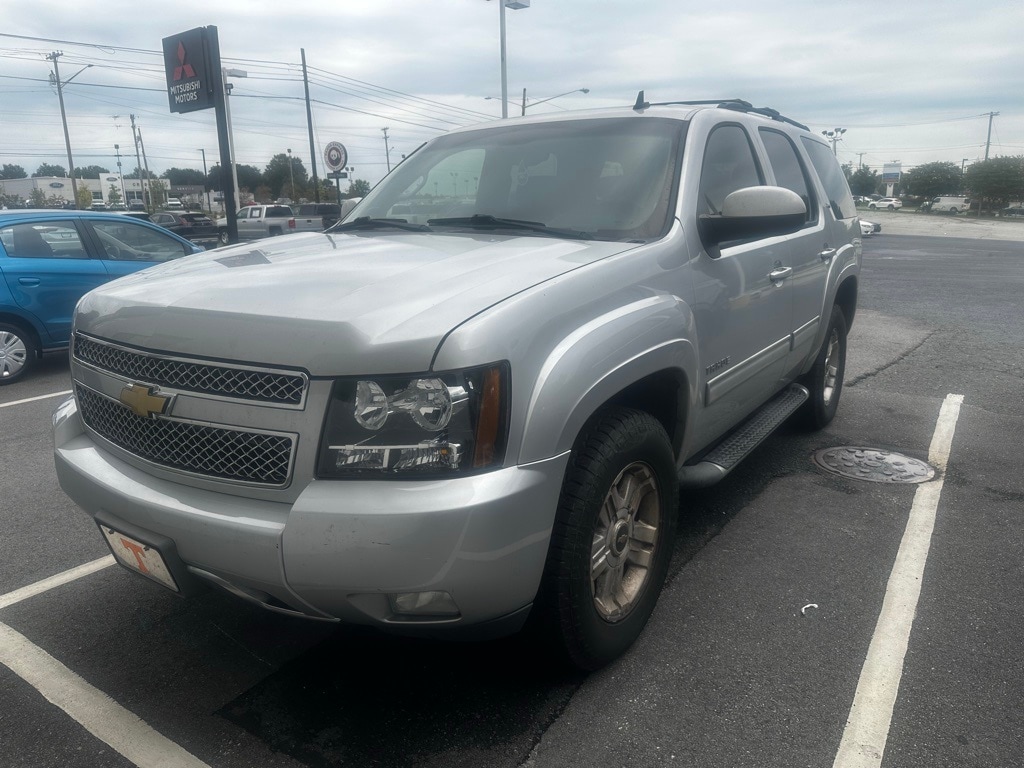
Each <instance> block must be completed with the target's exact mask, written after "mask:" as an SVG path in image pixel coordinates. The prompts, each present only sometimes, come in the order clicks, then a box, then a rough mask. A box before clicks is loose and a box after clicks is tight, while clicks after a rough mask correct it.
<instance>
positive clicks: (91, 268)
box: [0, 218, 110, 345]
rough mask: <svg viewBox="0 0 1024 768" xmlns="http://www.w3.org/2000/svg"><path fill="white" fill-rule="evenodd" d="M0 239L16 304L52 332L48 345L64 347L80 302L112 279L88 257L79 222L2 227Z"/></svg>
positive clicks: (1, 263) (2, 264) (2, 266)
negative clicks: (76, 306) (84, 296)
mask: <svg viewBox="0 0 1024 768" xmlns="http://www.w3.org/2000/svg"><path fill="white" fill-rule="evenodd" d="M0 241H2V243H3V251H4V253H5V257H4V258H3V259H0V272H3V280H4V281H5V282H6V284H7V288H8V289H9V290H10V293H11V296H12V297H13V299H14V301H15V303H16V304H17V305H18V306H19V307H20V308H21V309H23V310H24V311H26V312H30V313H32V315H34V316H35V317H36V319H37V320H38V321H39V323H40V324H41V325H42V326H43V328H44V329H45V330H46V333H47V334H49V341H48V345H53V344H66V343H67V341H68V339H69V338H70V335H71V316H72V314H73V313H74V310H75V305H76V304H77V303H78V300H79V299H80V298H81V297H82V296H83V295H84V294H86V293H88V292H89V291H91V290H92V289H93V288H96V287H97V286H99V285H102V284H103V283H105V282H107V280H109V279H110V278H109V276H108V275H107V271H106V270H105V269H104V267H103V263H102V262H101V261H100V260H98V259H94V258H91V257H90V256H91V254H90V251H89V249H88V248H87V246H86V239H85V238H84V237H83V234H82V231H81V230H80V229H79V227H78V225H77V222H76V221H75V220H73V219H60V218H54V219H52V220H46V221H39V220H38V219H36V220H32V221H26V222H22V223H18V224H4V225H3V226H0ZM45 341H46V340H44V342H45Z"/></svg>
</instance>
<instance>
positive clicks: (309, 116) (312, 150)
mask: <svg viewBox="0 0 1024 768" xmlns="http://www.w3.org/2000/svg"><path fill="white" fill-rule="evenodd" d="M299 52H300V53H301V54H302V84H303V86H304V87H305V89H306V129H307V130H308V131H309V165H310V168H311V169H312V171H313V201H314V202H316V203H319V202H320V180H319V179H318V178H317V177H316V145H315V144H314V143H313V110H312V109H310V106H309V75H307V74H306V49H305V48H300V49H299Z"/></svg>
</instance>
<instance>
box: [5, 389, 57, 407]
mask: <svg viewBox="0 0 1024 768" xmlns="http://www.w3.org/2000/svg"><path fill="white" fill-rule="evenodd" d="M70 394H71V390H70V389H68V390H65V391H64V392H53V393H51V394H49V395H38V396H37V397H26V398H25V399H24V400H12V401H11V402H9V403H0V408H10V407H11V406H12V405H21V404H22V403H34V402H35V401H36V400H48V399H49V398H51V397H60V396H61V395H70Z"/></svg>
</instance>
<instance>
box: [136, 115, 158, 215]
mask: <svg viewBox="0 0 1024 768" xmlns="http://www.w3.org/2000/svg"><path fill="white" fill-rule="evenodd" d="M139 146H140V147H142V167H143V168H145V169H146V181H145V184H146V187H149V160H147V159H146V144H145V142H143V141H142V129H141V128H139ZM149 204H150V205H151V206H153V209H154V210H155V209H156V206H155V205H154V204H153V190H152V189H150V190H149ZM147 210H148V209H147ZM150 213H152V211H150Z"/></svg>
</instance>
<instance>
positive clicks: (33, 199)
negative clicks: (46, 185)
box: [28, 189, 46, 208]
mask: <svg viewBox="0 0 1024 768" xmlns="http://www.w3.org/2000/svg"><path fill="white" fill-rule="evenodd" d="M28 204H29V207H30V208H44V207H45V206H46V193H45V192H43V190H41V189H33V190H32V192H31V193H30V194H29V196H28Z"/></svg>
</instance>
